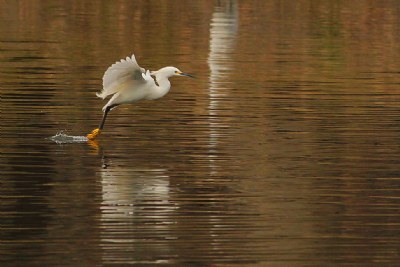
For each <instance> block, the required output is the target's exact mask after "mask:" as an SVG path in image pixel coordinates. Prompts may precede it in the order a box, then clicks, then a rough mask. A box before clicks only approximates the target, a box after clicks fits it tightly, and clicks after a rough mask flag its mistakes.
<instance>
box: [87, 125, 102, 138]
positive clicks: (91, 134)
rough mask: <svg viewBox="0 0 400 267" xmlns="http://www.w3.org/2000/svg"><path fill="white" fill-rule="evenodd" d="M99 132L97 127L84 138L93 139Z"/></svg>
mask: <svg viewBox="0 0 400 267" xmlns="http://www.w3.org/2000/svg"><path fill="white" fill-rule="evenodd" d="M100 133H101V130H100V129H99V128H96V129H94V130H93V131H92V132H91V133H90V134H87V135H86V138H87V139H89V140H94V139H96V137H97V136H98V135H99V134H100Z"/></svg>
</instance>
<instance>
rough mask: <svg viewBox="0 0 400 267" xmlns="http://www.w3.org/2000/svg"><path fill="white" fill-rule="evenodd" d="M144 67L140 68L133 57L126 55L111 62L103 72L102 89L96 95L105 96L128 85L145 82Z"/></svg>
mask: <svg viewBox="0 0 400 267" xmlns="http://www.w3.org/2000/svg"><path fill="white" fill-rule="evenodd" d="M145 73H146V72H145V69H143V68H141V67H140V66H139V65H138V64H137V62H136V59H135V55H132V57H126V59H121V60H120V61H117V62H115V63H114V64H112V65H111V66H110V67H109V68H108V69H107V70H106V72H105V73H104V76H103V90H102V91H101V92H100V93H97V94H96V95H97V96H98V97H101V98H103V99H104V98H106V97H107V96H109V95H113V94H115V93H118V92H120V91H122V90H124V89H125V88H126V87H127V86H128V85H129V86H130V87H131V86H135V85H143V84H144V83H146V82H147V79H146V75H143V74H145Z"/></svg>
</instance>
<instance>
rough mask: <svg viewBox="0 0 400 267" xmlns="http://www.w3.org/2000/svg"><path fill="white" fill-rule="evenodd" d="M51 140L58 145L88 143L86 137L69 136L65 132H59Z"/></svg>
mask: <svg viewBox="0 0 400 267" xmlns="http://www.w3.org/2000/svg"><path fill="white" fill-rule="evenodd" d="M49 139H50V140H52V141H54V142H56V143H57V144H68V143H83V142H87V141H88V139H87V137H86V136H76V135H67V134H65V133H64V131H61V132H58V133H57V134H56V135H54V136H52V137H49Z"/></svg>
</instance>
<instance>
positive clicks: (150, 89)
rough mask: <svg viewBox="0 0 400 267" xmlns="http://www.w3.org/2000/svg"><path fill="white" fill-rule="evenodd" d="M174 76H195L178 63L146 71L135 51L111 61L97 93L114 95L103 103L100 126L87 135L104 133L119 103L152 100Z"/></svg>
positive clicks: (91, 137) (164, 90)
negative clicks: (128, 55) (180, 68)
mask: <svg viewBox="0 0 400 267" xmlns="http://www.w3.org/2000/svg"><path fill="white" fill-rule="evenodd" d="M152 76H154V77H155V79H153V77H152ZM172 76H187V77H192V78H193V76H192V75H190V74H188V73H183V72H181V71H180V70H179V69H177V68H175V67H164V68H161V69H159V70H158V71H152V72H150V71H149V70H147V71H146V70H145V69H143V68H141V67H139V65H138V64H137V62H136V59H135V55H132V57H127V58H126V59H121V60H120V61H117V62H116V63H115V64H113V65H111V66H110V67H109V68H108V69H107V71H106V72H105V73H104V76H103V90H102V91H101V92H100V93H97V94H96V95H97V96H98V97H100V98H102V99H104V98H106V97H107V96H111V95H112V97H111V98H110V100H109V101H108V102H107V104H106V105H105V106H104V107H103V112H104V115H103V119H102V121H101V123H100V125H99V128H96V129H94V130H93V131H92V132H91V133H90V134H88V135H86V137H87V138H88V139H89V140H93V139H95V138H96V137H97V136H98V135H99V134H100V133H101V131H102V130H103V128H104V123H105V121H106V118H107V114H108V112H109V111H110V110H112V109H113V108H115V107H116V106H118V105H120V104H126V103H134V102H136V101H139V100H142V99H147V100H153V99H158V98H161V97H163V96H165V95H166V94H167V93H168V92H169V90H170V89H171V83H170V81H169V80H168V78H169V77H172Z"/></svg>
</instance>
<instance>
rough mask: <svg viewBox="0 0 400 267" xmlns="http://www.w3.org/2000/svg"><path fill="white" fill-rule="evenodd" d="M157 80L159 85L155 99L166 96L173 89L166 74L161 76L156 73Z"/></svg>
mask: <svg viewBox="0 0 400 267" xmlns="http://www.w3.org/2000/svg"><path fill="white" fill-rule="evenodd" d="M156 81H157V84H158V86H157V93H156V95H155V98H154V99H156V98H161V97H163V96H165V95H166V94H167V93H168V92H169V90H170V89H171V82H170V81H169V80H168V78H166V77H165V76H161V77H160V76H158V75H156Z"/></svg>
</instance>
